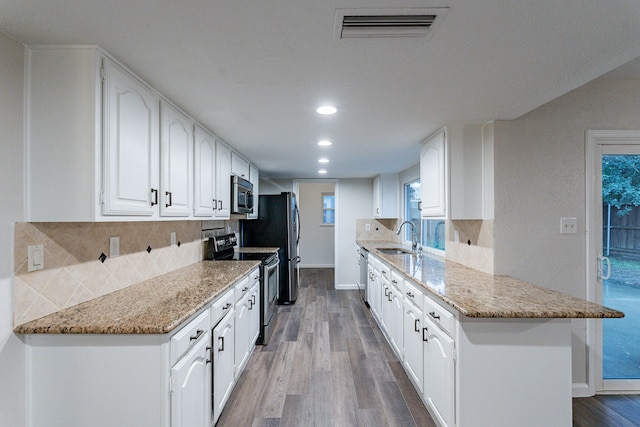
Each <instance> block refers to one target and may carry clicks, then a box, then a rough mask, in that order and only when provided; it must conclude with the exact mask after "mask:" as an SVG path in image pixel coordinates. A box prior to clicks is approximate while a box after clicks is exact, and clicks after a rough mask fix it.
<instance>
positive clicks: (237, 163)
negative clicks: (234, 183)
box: [231, 151, 250, 181]
mask: <svg viewBox="0 0 640 427" xmlns="http://www.w3.org/2000/svg"><path fill="white" fill-rule="evenodd" d="M231 173H232V174H233V175H237V176H239V177H240V178H243V179H246V180H247V181H249V180H250V179H249V162H248V161H247V159H245V158H244V157H242V156H241V155H240V154H238V153H236V152H235V151H234V152H232V153H231Z"/></svg>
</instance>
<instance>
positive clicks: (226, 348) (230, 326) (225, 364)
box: [212, 309, 235, 423]
mask: <svg viewBox="0 0 640 427" xmlns="http://www.w3.org/2000/svg"><path fill="white" fill-rule="evenodd" d="M234 332H235V331H234V315H233V309H232V310H231V311H230V312H229V313H227V315H226V316H224V318H223V319H222V320H221V321H220V323H218V326H216V327H215V328H214V329H213V349H212V351H213V418H214V420H213V423H215V422H216V421H217V420H218V418H219V417H220V414H221V413H222V409H223V408H224V405H225V403H227V400H228V399H229V396H230V395H231V391H232V390H233V386H234V384H235V374H234V367H235V365H234V360H233V351H234V347H235V342H234V341H235V336H234Z"/></svg>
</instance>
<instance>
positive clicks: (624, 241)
mask: <svg viewBox="0 0 640 427" xmlns="http://www.w3.org/2000/svg"><path fill="white" fill-rule="evenodd" d="M602 238H603V242H602V243H603V244H602V248H603V252H604V255H605V256H624V257H625V258H633V259H638V260H640V206H637V207H635V208H633V209H631V212H629V213H628V214H627V215H624V216H618V209H616V208H615V207H614V206H611V207H609V205H607V204H603V206H602Z"/></svg>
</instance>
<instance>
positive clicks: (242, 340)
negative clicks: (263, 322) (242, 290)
mask: <svg viewBox="0 0 640 427" xmlns="http://www.w3.org/2000/svg"><path fill="white" fill-rule="evenodd" d="M250 297H251V295H250V294H249V292H247V293H246V294H245V295H244V296H243V297H242V299H240V301H238V302H237V303H236V308H235V312H236V324H235V328H236V332H235V335H236V341H235V350H234V351H235V366H236V379H238V377H239V376H240V373H241V372H242V369H244V367H245V365H246V363H247V362H248V361H249V354H250V347H249V340H250V334H251V311H250V310H249V307H250V303H251V298H250Z"/></svg>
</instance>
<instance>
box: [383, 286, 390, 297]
mask: <svg viewBox="0 0 640 427" xmlns="http://www.w3.org/2000/svg"><path fill="white" fill-rule="evenodd" d="M384 296H385V297H386V296H389V288H387V287H386V286H385V287H384Z"/></svg>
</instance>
